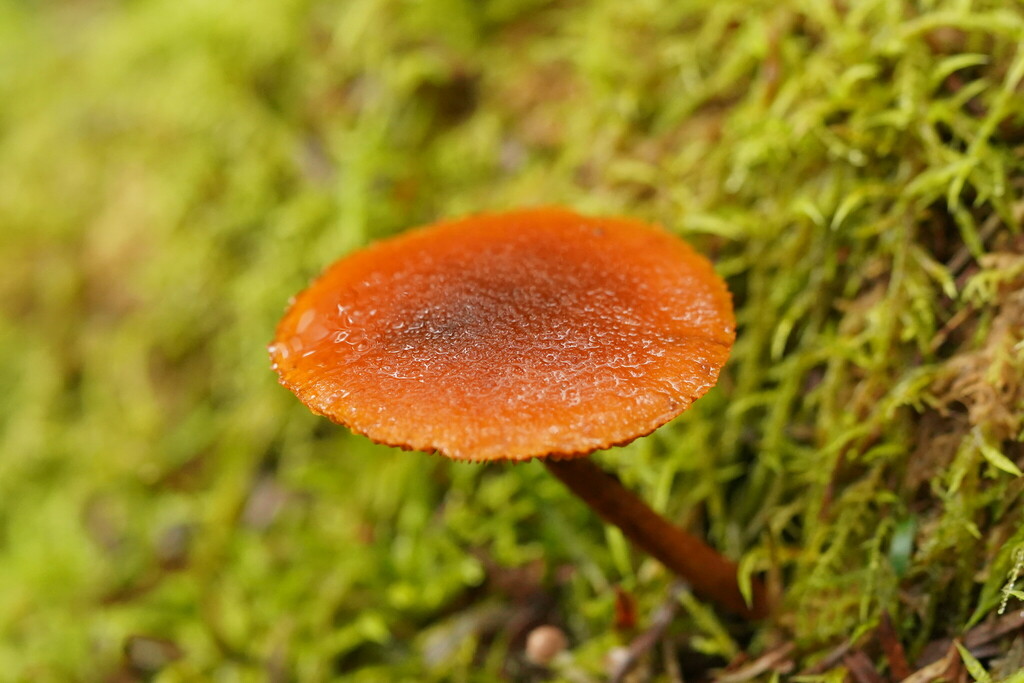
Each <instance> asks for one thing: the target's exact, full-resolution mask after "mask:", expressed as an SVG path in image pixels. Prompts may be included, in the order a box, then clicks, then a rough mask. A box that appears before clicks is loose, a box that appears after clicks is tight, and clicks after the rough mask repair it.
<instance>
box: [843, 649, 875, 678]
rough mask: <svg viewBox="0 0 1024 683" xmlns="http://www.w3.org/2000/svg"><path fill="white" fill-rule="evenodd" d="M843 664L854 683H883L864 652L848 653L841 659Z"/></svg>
mask: <svg viewBox="0 0 1024 683" xmlns="http://www.w3.org/2000/svg"><path fill="white" fill-rule="evenodd" d="M843 664H844V665H845V666H846V670H847V671H849V672H850V677H851V678H853V680H854V681H855V682H856V683H885V679H884V678H882V674H880V673H878V670H877V669H875V664H874V662H872V661H871V658H870V657H868V656H867V655H866V654H864V650H854V651H853V652H848V653H847V654H846V656H845V657H843Z"/></svg>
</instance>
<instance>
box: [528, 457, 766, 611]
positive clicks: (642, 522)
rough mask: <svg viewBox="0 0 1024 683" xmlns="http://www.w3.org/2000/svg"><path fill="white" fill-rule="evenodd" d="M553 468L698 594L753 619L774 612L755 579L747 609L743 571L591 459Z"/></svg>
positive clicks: (554, 464) (559, 463)
mask: <svg viewBox="0 0 1024 683" xmlns="http://www.w3.org/2000/svg"><path fill="white" fill-rule="evenodd" d="M544 464H545V465H546V466H547V468H548V470H550V471H551V473H552V474H554V475H555V476H556V477H558V478H559V479H560V480H561V481H562V483H563V484H565V485H566V486H567V487H569V489H570V490H571V491H572V492H573V493H575V494H576V495H577V496H579V497H580V498H582V499H583V500H584V501H585V502H586V503H587V504H588V505H589V506H590V507H591V508H593V509H594V511H595V512H597V514H599V515H600V516H601V517H602V518H603V519H604V520H605V521H606V522H608V523H610V524H614V525H615V526H617V527H619V529H621V530H622V533H624V534H625V535H626V537H627V538H629V539H630V540H631V541H633V543H635V544H636V545H638V546H640V547H641V548H643V549H644V550H646V551H647V552H648V553H649V554H650V555H651V556H653V557H654V558H656V559H658V560H660V561H661V562H662V563H663V564H664V565H665V566H666V567H668V568H669V569H671V570H672V571H674V572H675V573H676V574H678V575H679V576H680V577H682V578H683V579H685V580H686V581H688V582H689V583H690V585H691V586H692V587H693V591H694V592H695V593H697V594H698V595H701V596H703V597H705V598H707V599H709V600H712V601H713V602H716V603H718V604H719V605H721V606H722V607H724V608H726V609H728V610H729V611H730V612H733V613H735V614H738V615H740V616H743V617H746V618H748V619H761V618H763V617H765V616H767V614H768V598H767V595H766V593H765V590H764V585H763V584H762V583H761V582H760V581H759V580H758V579H757V578H756V577H754V578H753V579H752V581H753V584H752V589H753V591H752V602H751V604H750V605H747V603H746V601H745V600H744V599H743V595H742V594H741V593H740V589H739V584H738V583H737V580H736V577H737V567H736V564H735V563H734V562H731V561H730V560H728V559H726V558H725V557H723V556H722V555H721V554H719V553H718V552H717V551H716V550H715V549H714V548H712V547H711V546H709V545H708V544H706V543H705V542H704V541H702V540H700V539H699V538H697V537H696V536H693V535H692V534H689V533H687V532H685V531H683V530H682V529H680V528H679V527H677V526H675V525H674V524H670V523H669V522H668V521H667V520H666V519H665V518H664V517H662V516H661V515H659V514H658V513H657V512H655V511H654V510H652V509H651V508H650V507H649V506H648V505H647V504H646V503H644V502H643V501H642V500H640V499H639V498H638V497H637V496H636V495H635V494H634V493H632V492H631V491H629V490H628V489H627V488H626V487H624V486H623V485H622V484H621V483H620V482H619V480H618V479H616V478H615V477H613V476H611V475H610V474H608V473H607V472H605V471H604V470H602V469H601V468H600V467H598V466H597V465H596V464H594V463H593V462H592V461H591V460H590V458H575V459H572V460H552V459H550V458H549V459H546V460H544Z"/></svg>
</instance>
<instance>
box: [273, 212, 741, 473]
mask: <svg viewBox="0 0 1024 683" xmlns="http://www.w3.org/2000/svg"><path fill="white" fill-rule="evenodd" d="M734 338H735V319H734V317H733V312H732V301H731V297H730V295H729V292H728V290H727V289H726V287H725V283H724V282H723V281H722V280H721V279H720V278H719V277H718V276H717V275H716V274H715V272H714V271H713V269H712V267H711V264H710V263H709V262H708V260H707V259H705V258H704V257H703V256H701V255H699V254H697V253H696V252H695V251H693V249H692V248H690V246H689V245H687V244H686V243H685V242H683V241H682V240H681V239H679V238H677V237H674V236H672V235H670V234H669V233H667V232H665V231H663V230H661V229H660V228H656V227H652V226H648V225H645V224H643V223H640V222H638V221H634V220H628V219H622V218H594V217H589V216H581V215H578V214H575V213H573V212H570V211H567V210H564V209H533V210H522V211H513V212H509V213H503V214H495V215H483V216H473V217H470V218H465V219H462V220H457V221H452V222H444V223H438V224H435V225H431V226H428V227H425V228H421V229H419V230H415V231H411V232H408V233H405V234H403V235H400V236H398V237H395V238H392V239H388V240H384V241H382V242H378V243H376V244H374V245H372V246H370V247H369V248H366V249H363V250H361V251H357V252H355V253H353V254H351V255H349V256H347V257H345V258H343V259H341V260H340V261H338V262H336V263H335V264H334V265H332V266H330V267H329V268H328V269H327V271H326V272H325V273H324V274H323V275H322V276H321V277H320V278H319V279H318V280H317V281H316V282H314V283H313V284H312V285H311V286H310V287H309V288H308V289H306V290H305V291H303V292H302V293H300V294H299V295H298V296H297V297H296V299H295V301H294V303H293V304H292V305H291V307H290V309H289V310H288V312H287V313H286V314H285V316H284V318H283V319H282V320H281V323H280V324H279V326H278V328H277V334H276V337H275V340H274V343H273V344H272V345H271V346H270V348H269V350H270V356H271V359H272V361H273V364H274V369H275V370H277V372H278V374H279V375H280V381H281V383H282V384H283V385H285V386H286V387H288V388H289V389H291V390H292V391H293V392H295V394H296V395H297V396H298V397H299V399H300V400H301V401H302V402H303V403H305V404H306V405H307V406H308V407H309V408H311V409H312V410H313V411H314V412H317V413H320V414H322V415H325V416H327V417H329V418H330V419H332V420H334V421H335V422H338V423H340V424H343V425H345V426H347V427H349V428H350V429H352V430H353V431H355V432H358V433H360V434H364V435H366V436H368V437H370V438H371V439H373V440H374V441H377V442H379V443H384V444H388V445H392V446H399V447H402V448H409V449H415V450H422V451H438V452H440V453H443V454H444V455H447V456H449V457H452V458H456V459H461V460H477V461H479V460H506V459H507V460H526V459H529V458H533V457H541V456H548V455H551V456H555V457H571V456H577V455H585V454H587V453H590V452H592V451H594V450H597V449H600V448H607V447H609V446H613V445H621V444H624V443H628V442H629V441H632V440H633V439H635V438H637V437H639V436H643V435H644V434H648V433H650V432H652V431H654V430H655V429H657V428H658V427H659V426H661V425H662V424H664V423H665V422H667V421H669V420H671V419H672V418H673V417H675V416H677V415H678V414H679V413H681V412H683V411H684V410H686V409H687V408H688V407H689V406H690V404H691V403H692V402H693V401H695V400H696V399H697V398H699V397H700V396H702V395H703V394H704V393H705V392H706V391H707V390H708V389H709V388H711V387H712V386H713V385H714V384H715V382H716V381H717V379H718V373H719V371H720V370H721V368H722V365H724V363H725V361H726V359H727V358H728V355H729V350H730V349H731V347H732V343H733V340H734Z"/></svg>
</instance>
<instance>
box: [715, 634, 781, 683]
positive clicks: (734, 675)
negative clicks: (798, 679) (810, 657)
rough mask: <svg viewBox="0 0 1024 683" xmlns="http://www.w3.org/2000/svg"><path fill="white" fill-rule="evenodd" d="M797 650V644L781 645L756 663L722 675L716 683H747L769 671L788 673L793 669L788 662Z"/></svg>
mask: <svg viewBox="0 0 1024 683" xmlns="http://www.w3.org/2000/svg"><path fill="white" fill-rule="evenodd" d="M795 649H796V644H795V643H786V644H785V645H780V646H779V647H777V648H775V649H774V650H769V651H768V652H765V653H764V654H763V655H761V656H760V657H758V658H757V659H755V660H754V661H752V662H749V663H747V664H744V665H743V666H741V667H740V668H738V669H736V670H735V671H730V672H729V673H727V674H722V675H721V676H719V677H717V678H716V679H715V683H745V682H746V681H750V680H753V679H754V678H757V677H758V676H760V675H761V674H763V673H767V672H769V671H778V672H779V673H788V672H789V671H790V670H791V669H792V668H793V663H792V662H791V661H788V660H789V656H790V655H791V654H793V650H795Z"/></svg>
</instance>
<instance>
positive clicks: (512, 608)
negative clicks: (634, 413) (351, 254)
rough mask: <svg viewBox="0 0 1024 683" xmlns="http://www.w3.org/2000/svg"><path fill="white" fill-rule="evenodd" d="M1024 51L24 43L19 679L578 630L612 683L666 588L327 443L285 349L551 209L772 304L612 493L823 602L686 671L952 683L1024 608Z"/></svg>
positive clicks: (423, 671) (753, 312)
mask: <svg viewBox="0 0 1024 683" xmlns="http://www.w3.org/2000/svg"><path fill="white" fill-rule="evenodd" d="M1021 44H1024V12H1022V11H1021V10H1020V7H1019V6H1016V5H1007V4H1006V3H1005V2H998V1H996V0H991V1H986V0H976V1H975V2H970V3H962V2H956V3H954V2H950V3H943V2H920V3H894V2H889V1H887V0H867V1H865V2H857V3H835V2H831V1H824V0H822V1H820V2H819V1H817V0H815V1H811V2H795V1H793V2H788V1H787V2H773V3H754V4H751V3H749V2H740V1H739V0H735V1H734V0H728V1H717V2H693V3H671V2H657V1H655V0H649V1H643V2H632V3H622V2H614V1H612V0H601V1H597V2H586V3H574V2H543V1H541V0H529V1H523V2H513V1H509V0H501V1H499V0H493V1H490V2H481V3H477V2H464V1H461V0H445V1H444V2H440V1H438V2H433V1H430V2H411V1H409V0H353V1H352V2H346V3H338V4H329V3H316V2H309V1H306V0H287V1H280V0H277V1H275V2H269V1H263V0H259V1H258V2H255V3H248V4H247V5H246V6H245V8H244V10H243V9H240V8H239V7H238V6H235V5H229V4H227V3H222V2H198V1H190V2H180V1H177V0H176V1H174V2H172V1H170V0H148V1H145V2H135V3H129V4H124V5H115V4H111V3H103V2H85V3H72V4H69V5H63V4H48V3H17V2H15V3H11V2H7V3H0V354H2V357H3V358H4V359H5V360H4V362H3V363H2V364H0V389H2V391H0V586H6V587H8V589H6V590H2V591H0V670H3V671H5V672H9V675H11V676H12V677H13V678H31V679H32V680H40V681H45V680H96V679H98V678H101V677H106V676H113V675H114V674H115V673H116V672H118V671H120V672H122V673H131V672H133V671H134V672H135V673H136V674H140V675H149V674H151V673H153V671H155V670H156V669H160V670H161V674H160V675H161V678H160V680H194V679H197V678H198V679H210V678H215V677H225V678H237V679H241V680H250V679H252V680H261V679H263V678H265V677H270V676H273V675H275V673H274V672H279V673H282V672H285V673H286V677H295V678H298V679H300V680H323V679H329V678H332V677H339V678H346V679H352V680H467V681H471V680H493V679H495V678H496V677H497V676H498V674H499V672H501V671H504V672H505V673H506V674H507V675H510V676H512V677H516V676H520V675H522V676H525V675H526V674H525V673H524V671H525V670H524V669H523V664H522V661H521V658H520V656H519V650H518V648H520V647H521V644H520V643H519V642H518V641H517V640H516V638H517V634H516V632H515V627H514V626H510V625H514V624H516V623H521V622H529V620H530V619H547V620H553V621H556V622H558V623H561V624H562V625H564V626H565V627H566V628H567V630H568V631H569V635H570V639H571V640H572V642H573V645H574V658H573V659H572V660H571V661H570V662H569V663H568V664H566V665H565V666H566V667H568V668H565V669H562V670H561V672H562V674H563V675H565V676H566V677H567V678H568V677H571V676H573V675H577V674H579V673H580V672H587V671H589V672H592V673H600V672H601V671H603V667H604V663H603V657H604V655H605V654H606V653H607V651H608V649H609V648H610V647H613V646H614V644H615V643H617V642H620V640H621V638H622V637H623V636H621V635H619V634H616V633H615V632H614V628H613V618H614V605H615V592H614V586H616V585H619V586H622V587H624V588H625V589H626V590H627V591H628V592H629V593H630V594H631V595H633V596H634V597H635V599H636V600H637V602H638V604H639V606H640V612H641V616H642V618H646V616H645V615H647V614H649V613H650V611H651V610H653V609H654V608H655V606H656V605H657V604H658V603H659V602H660V601H661V600H662V599H663V596H664V595H665V594H666V591H667V587H668V584H669V581H670V577H668V576H666V575H665V573H664V572H663V571H662V570H661V569H660V567H659V566H658V565H657V564H656V563H654V562H653V561H651V560H648V559H645V558H643V557H641V556H639V555H636V554H634V553H632V551H630V550H628V549H627V548H626V547H625V545H624V544H623V543H622V540H621V538H620V537H618V536H617V535H615V534H603V533H602V532H601V527H600V524H599V523H598V522H597V521H596V520H595V519H594V518H593V517H592V516H591V515H590V513H588V511H587V510H585V509H584V508H583V507H582V506H581V505H580V504H579V503H577V502H576V501H574V500H572V499H570V498H569V496H568V495H567V493H566V492H565V491H563V490H562V489H561V488H560V487H559V485H558V484H557V482H553V481H551V480H550V479H549V478H548V477H547V476H545V473H544V472H542V471H541V470H540V468H539V467H537V466H534V465H525V466H519V467H493V468H478V467H467V466H462V465H452V464H448V463H446V462H443V461H441V460H439V459H437V458H432V457H427V456H421V455H414V454H403V453H399V452H391V451H388V450H386V449H381V448H377V447H374V446H371V445H369V444H367V443H366V442H365V441H364V440H362V439H359V438H356V437H352V436H350V435H347V434H345V433H344V432H343V430H341V429H338V428H333V427H331V426H330V425H327V424H325V423H324V421H322V420H319V419H316V418H314V417H313V416H310V415H308V414H307V413H306V411H305V410H304V409H303V408H302V407H301V406H300V405H298V403H297V402H296V401H294V400H293V399H292V397H291V396H290V395H288V394H287V392H285V391H283V390H282V389H280V388H279V387H278V386H277V385H276V383H275V381H274V377H273V375H272V373H271V372H270V371H269V369H268V367H267V365H268V362H267V359H266V354H265V351H264V349H263V344H264V343H265V342H267V341H268V340H269V339H270V337H271V335H272V331H273V327H274V324H275V322H276V319H277V317H278V316H279V314H280V313H281V311H282V308H283V306H284V304H285V302H286V300H287V298H288V296H289V295H290V294H292V293H294V292H295V291H297V290H298V289H299V288H300V287H302V286H303V284H304V283H306V282H307V281H308V280H309V278H311V277H312V276H313V275H315V274H316V273H317V272H318V271H319V269H320V268H322V267H323V266H324V265H326V264H327V263H328V262H330V261H331V260H333V259H334V258H335V257H337V256H339V255H341V254H342V253H344V252H346V251H348V250H350V249H352V248H354V247H356V246H358V245H361V244H364V243H366V242H367V241H369V240H372V239H375V238H379V237H383V236H386V235H389V234H393V233H395V232H397V231H400V230H402V229H404V228H407V227H409V226H412V225H416V224H420V223H424V222H428V221H431V220H434V219H436V218H440V217H445V216H453V215H458V214H463V213H467V212H473V211H481V210H494V209H501V208H505V207H512V206H518V205H523V204H555V203H564V204H569V205H572V206H575V207H577V208H579V209H581V210H584V211H592V212H606V213H621V214H629V215H634V216H638V217H641V218H645V219H649V220H652V221H657V222H660V223H662V224H664V225H666V226H667V227H669V228H670V229H672V230H675V231H678V232H679V233H680V234H684V235H686V236H687V237H688V238H689V239H690V240H692V241H693V242H694V243H696V244H697V245H698V246H699V247H700V248H701V249H702V250H703V251H705V252H707V253H710V254H711V255H713V257H714V258H715V260H716V262H717V264H718V268H719V270H720V272H721V273H722V274H723V275H724V276H725V277H727V279H728V281H729V284H730V287H731V288H732V290H733V291H734V293H735V300H736V303H737V306H738V311H737V314H738V319H739V323H740V328H739V340H738V342H737V345H736V349H735V352H734V355H733V358H732V360H731V361H730V364H729V366H728V368H727V371H726V373H725V375H724V377H723V378H722V381H721V383H720V387H719V388H717V389H716V390H715V391H713V392H712V394H711V395H709V396H707V397H706V398H705V399H702V401H701V402H700V403H699V404H698V405H697V406H696V407H695V408H694V409H693V410H691V411H690V412H689V413H688V414H686V415H685V416H683V417H682V418H680V419H679V420H677V421H676V422H675V423H673V424H672V425H670V426H669V427H667V428H665V429H663V430H661V431H659V432H658V433H656V434H655V435H653V436H651V437H649V438H647V439H644V440H641V441H639V442H636V443H634V444H632V445H630V446H628V447H626V448H623V449H618V450H615V451H612V452H609V453H607V454H604V455H602V456H601V457H602V459H603V460H604V461H606V462H608V463H609V464H610V465H613V466H614V467H615V468H616V469H617V471H618V472H620V474H621V476H622V478H623V479H624V480H625V481H627V482H628V483H629V484H630V485H631V486H633V487H635V488H637V489H638V490H640V491H641V492H642V493H643V494H644V495H645V496H646V497H647V498H648V499H649V500H652V501H653V502H654V504H655V506H656V507H657V508H659V509H660V510H663V511H665V512H666V513H667V514H669V515H671V516H673V517H674V518H676V519H679V520H681V521H683V522H684V523H687V524H690V525H691V526H694V527H696V528H699V529H702V530H704V531H706V533H707V535H708V536H709V538H710V540H711V541H712V542H713V543H714V544H715V545H716V546H718V547H720V548H722V549H723V550H724V551H725V552H727V553H728V554H730V555H732V556H734V557H737V558H742V563H743V566H744V567H746V568H748V569H750V570H767V571H769V573H770V576H771V577H773V579H772V580H774V581H780V582H781V584H782V585H783V586H784V588H785V596H786V598H785V604H784V607H783V608H782V610H781V612H780V615H779V619H778V622H777V623H775V624H772V625H764V626H762V627H759V628H757V629H754V630H753V632H747V629H744V628H743V627H740V628H738V629H737V628H732V627H731V626H730V624H728V623H722V622H719V621H717V620H716V619H715V617H713V616H712V615H711V613H710V612H707V611H706V610H701V609H699V606H698V605H696V604H695V603H693V601H692V600H690V601H689V602H687V603H686V605H685V606H684V610H683V614H682V615H681V616H680V618H679V620H678V621H679V623H678V624H677V625H676V626H675V627H674V629H673V631H672V633H673V634H675V635H676V636H678V638H677V640H676V641H674V642H676V644H677V645H678V646H679V647H680V648H681V650H680V651H683V650H686V651H697V650H702V649H703V651H705V652H713V653H715V654H718V655H731V654H732V652H734V650H735V648H737V647H742V648H746V649H748V650H749V651H750V652H751V653H752V654H756V653H758V652H759V651H760V649H761V648H763V647H765V646H766V645H767V644H769V643H772V642H777V641H778V640H779V639H792V640H795V641H796V642H797V643H798V645H799V650H798V651H797V652H798V654H797V655H795V656H796V657H797V660H796V664H797V667H798V668H802V667H804V666H805V665H807V664H808V662H811V661H815V660H817V659H819V658H820V656H821V654H822V653H823V652H825V651H827V650H829V649H830V648H832V647H834V646H835V645H837V644H838V643H839V642H841V641H842V640H843V639H845V638H847V637H848V636H850V635H851V634H861V633H867V632H869V631H870V630H871V629H872V628H873V627H874V625H875V624H876V623H877V622H878V619H879V618H880V615H881V614H882V612H883V611H885V612H888V613H889V614H891V615H892V617H893V621H894V624H895V625H896V628H897V631H898V633H899V635H900V637H901V639H902V641H903V643H904V645H905V646H906V647H907V648H908V650H909V652H910V654H911V655H912V656H916V655H917V654H919V653H920V651H921V649H922V648H923V647H924V646H925V645H926V644H927V643H928V642H930V641H932V640H934V639H938V638H942V637H947V636H951V635H955V634H958V633H960V632H961V631H962V630H963V629H965V628H968V627H969V626H971V625H974V624H977V623H979V622H981V621H982V620H984V619H985V618H986V617H989V616H990V615H992V614H994V613H995V612H996V611H997V610H998V608H999V604H1000V601H1001V600H1002V598H1003V596H1004V595H1006V596H1007V599H1008V600H1009V601H1010V603H1011V604H1013V605H1016V604H1018V603H1017V596H1019V592H1018V593H1013V592H1006V591H1004V590H1003V589H1005V588H1007V579H1008V577H1009V576H1010V573H1011V571H1013V570H1014V567H1015V566H1016V565H1015V560H1014V557H1015V553H1017V552H1018V549H1019V548H1020V547H1021V543H1022V542H1024V540H1022V533H1024V532H1022V531H1021V525H1020V520H1021V512H1022V500H1021V493H1022V490H1024V483H1022V481H1021V479H1020V477H1018V476H1017V475H1016V472H1017V469H1016V468H1019V467H1022V466H1024V452H1022V449H1021V447H1020V442H1021V439H1022V437H1024V425H1022V424H1021V415H1024V382H1022V378H1024V351H1022V349H1024V298H1022V296H1021V293H1020V292H1021V291H1022V289H1024V246H1022V245H1024V243H1022V241H1021V236H1020V224H1021V222H1022V220H1024V200H1022V199H1021V197H1022V196H1024V180H1022V179H1024V132H1022V131H1024V96H1022V93H1024V91H1022V88H1024V85H1022V81H1024V52H1022V51H1021V50H1020V45H1021ZM11 587H14V588H13V589H11ZM1018 588H1019V586H1018ZM531 610H532V611H531ZM517 620H519V621H517ZM506 627H508V628H506ZM749 636H753V638H752V639H751V638H750V637H749ZM140 637H141V638H148V639H153V640H152V642H155V643H157V645H156V646H153V647H154V648H155V650H154V649H153V648H151V651H155V652H158V653H160V652H162V653H163V655H161V656H162V657H163V658H162V659H161V656H156V658H155V659H153V658H152V657H151V658H150V659H148V660H147V659H145V658H144V657H142V658H141V659H140V657H139V656H136V657H134V658H133V656H131V655H130V654H129V655H126V654H124V653H125V652H126V647H128V645H129V644H130V643H133V642H150V641H138V640H135V641H133V640H132V638H136V639H137V638H140ZM161 643H162V645H161ZM161 648H162V649H161ZM127 651H128V652H129V653H130V652H131V651H132V650H131V648H130V647H128V650H127ZM508 653H511V654H508ZM154 656H155V655H154ZM805 660H806V661H805ZM964 661H966V662H968V666H969V668H970V670H971V672H972V674H974V675H975V676H976V677H978V676H980V674H979V673H978V672H980V671H982V669H980V668H979V667H987V666H989V665H990V664H991V665H992V666H995V665H994V664H992V661H991V660H988V659H981V660H980V661H979V660H976V659H972V658H971V656H970V655H969V653H968V654H965V656H964ZM147 662H148V663H147ZM650 666H651V667H653V669H652V670H653V671H654V672H655V673H658V672H662V670H663V668H662V667H663V664H662V663H661V660H660V658H658V657H655V658H654V659H652V661H651V663H650ZM133 667H134V668H133ZM146 667H151V668H149V669H147V668H146ZM993 670H994V671H996V669H993ZM658 675H663V674H660V673H659V674H658ZM664 675H667V674H664ZM836 675H839V676H841V673H835V672H833V673H829V674H826V677H833V676H836ZM808 680H810V679H808Z"/></svg>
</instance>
